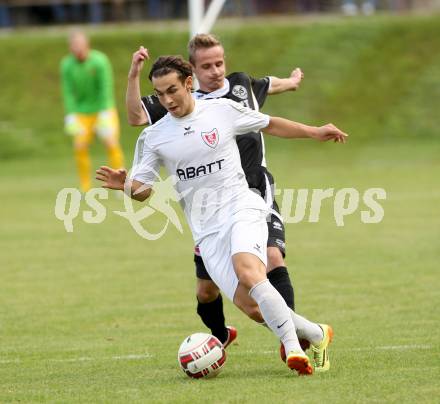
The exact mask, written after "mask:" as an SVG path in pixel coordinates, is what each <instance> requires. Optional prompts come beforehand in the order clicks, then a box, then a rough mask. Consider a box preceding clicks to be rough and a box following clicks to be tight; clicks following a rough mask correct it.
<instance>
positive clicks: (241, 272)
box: [232, 253, 313, 374]
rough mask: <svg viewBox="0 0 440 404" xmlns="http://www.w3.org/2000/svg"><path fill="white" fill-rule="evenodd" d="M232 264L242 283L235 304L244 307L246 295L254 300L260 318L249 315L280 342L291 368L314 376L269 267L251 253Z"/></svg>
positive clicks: (249, 313) (254, 313)
mask: <svg viewBox="0 0 440 404" xmlns="http://www.w3.org/2000/svg"><path fill="white" fill-rule="evenodd" d="M232 262H233V264H234V270H235V273H236V274H237V277H238V280H239V286H238V288H237V290H236V292H235V295H234V303H235V304H236V305H237V306H238V307H240V308H243V307H244V305H243V302H244V301H246V297H245V296H246V294H248V295H249V296H250V297H251V298H252V299H254V300H255V301H256V302H257V304H258V308H259V312H260V314H261V317H260V316H259V313H258V311H252V312H248V313H247V314H248V315H249V316H250V317H251V318H253V319H254V320H256V321H258V322H262V321H261V320H263V321H264V323H265V324H266V326H267V327H268V328H270V329H271V330H272V331H273V333H274V334H275V335H276V336H277V337H278V338H279V339H280V340H281V342H282V343H283V344H284V346H285V347H286V351H287V352H288V355H287V361H286V362H287V365H288V367H289V368H290V369H295V370H296V371H298V373H299V374H311V373H312V372H313V368H312V366H311V364H310V362H309V359H308V357H307V355H306V354H305V353H304V352H303V350H302V349H301V346H300V344H299V341H298V337H297V335H296V331H295V326H294V323H293V320H292V317H291V315H290V309H289V308H288V306H287V305H286V302H285V301H284V300H283V298H282V297H281V295H280V294H279V293H278V292H277V290H276V289H275V288H274V287H273V286H272V285H271V284H270V282H269V281H268V279H267V277H266V266H265V265H264V264H263V262H262V261H261V260H260V259H259V258H258V257H257V256H255V255H253V254H250V253H237V254H234V255H233V256H232Z"/></svg>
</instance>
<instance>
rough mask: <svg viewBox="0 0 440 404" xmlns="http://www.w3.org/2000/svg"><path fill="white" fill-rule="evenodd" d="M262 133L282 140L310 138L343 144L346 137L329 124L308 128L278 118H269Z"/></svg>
mask: <svg viewBox="0 0 440 404" xmlns="http://www.w3.org/2000/svg"><path fill="white" fill-rule="evenodd" d="M263 131H264V132H265V133H267V134H269V135H273V136H278V137H283V138H290V139H295V138H311V139H316V140H319V141H321V142H326V141H328V140H333V141H335V142H338V143H345V140H346V138H347V136H348V135H347V134H346V133H344V132H342V131H341V130H340V129H338V128H337V127H336V126H335V125H333V124H331V123H329V124H327V125H324V126H309V125H304V124H302V123H299V122H294V121H289V120H288V119H284V118H279V117H270V121H269V125H268V126H267V127H266V128H264V129H263Z"/></svg>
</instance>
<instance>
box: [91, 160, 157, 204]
mask: <svg viewBox="0 0 440 404" xmlns="http://www.w3.org/2000/svg"><path fill="white" fill-rule="evenodd" d="M96 179H97V180H99V181H102V182H103V184H102V187H103V188H108V189H115V190H118V191H125V188H124V187H125V182H126V180H127V170H125V168H120V169H118V170H115V169H113V168H110V167H107V166H101V167H100V168H99V169H98V170H96ZM128 186H129V190H130V195H129V196H130V197H131V198H132V199H135V200H136V201H140V202H143V201H145V200H146V199H147V198H148V197H149V196H150V194H151V188H150V187H146V186H145V184H143V183H142V182H139V181H136V180H133V181H130V182H129V183H128Z"/></svg>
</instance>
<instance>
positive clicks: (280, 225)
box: [272, 222, 283, 231]
mask: <svg viewBox="0 0 440 404" xmlns="http://www.w3.org/2000/svg"><path fill="white" fill-rule="evenodd" d="M272 227H273V228H274V229H275V230H280V231H281V230H283V225H282V224H281V223H280V222H273V223H272Z"/></svg>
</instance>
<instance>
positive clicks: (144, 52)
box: [128, 46, 150, 77]
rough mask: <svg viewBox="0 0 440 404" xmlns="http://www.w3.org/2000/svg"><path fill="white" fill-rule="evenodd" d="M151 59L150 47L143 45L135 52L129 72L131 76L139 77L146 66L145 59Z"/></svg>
mask: <svg viewBox="0 0 440 404" xmlns="http://www.w3.org/2000/svg"><path fill="white" fill-rule="evenodd" d="M149 59H150V55H149V54H148V49H146V48H144V47H143V46H141V47H140V48H139V50H137V51H136V52H134V53H133V58H132V60H131V67H130V72H129V73H128V75H129V77H138V76H139V75H140V73H141V70H142V69H143V67H144V63H145V61H146V60H149Z"/></svg>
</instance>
